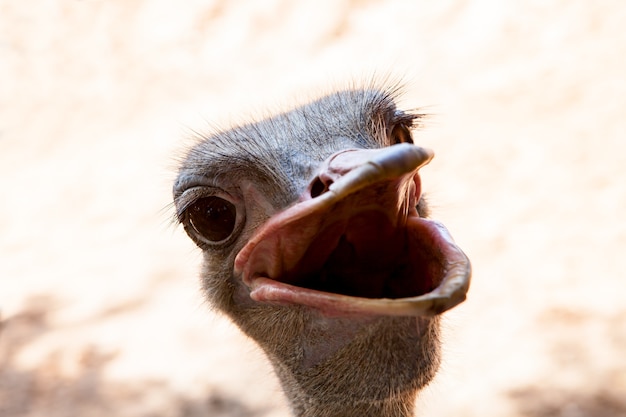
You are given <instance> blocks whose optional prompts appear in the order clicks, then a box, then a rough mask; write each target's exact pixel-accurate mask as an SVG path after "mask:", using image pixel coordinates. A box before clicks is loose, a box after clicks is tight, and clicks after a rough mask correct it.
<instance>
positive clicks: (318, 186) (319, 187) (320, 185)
mask: <svg viewBox="0 0 626 417" xmlns="http://www.w3.org/2000/svg"><path fill="white" fill-rule="evenodd" d="M330 184H332V181H331V182H330V183H329V184H325V183H324V182H323V181H322V180H321V179H320V177H315V180H313V183H312V184H311V198H315V197H319V196H320V195H322V194H324V193H325V192H326V191H328V187H329V186H330Z"/></svg>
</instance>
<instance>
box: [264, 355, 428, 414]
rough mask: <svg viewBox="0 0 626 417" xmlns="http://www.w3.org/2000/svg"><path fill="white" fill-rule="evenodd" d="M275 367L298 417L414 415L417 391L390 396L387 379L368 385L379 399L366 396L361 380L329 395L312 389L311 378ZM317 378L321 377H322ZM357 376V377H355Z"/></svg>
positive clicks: (275, 365)
mask: <svg viewBox="0 0 626 417" xmlns="http://www.w3.org/2000/svg"><path fill="white" fill-rule="evenodd" d="M273 364H274V368H275V369H276V373H277V375H278V377H279V379H280V382H281V385H282V386H283V389H284V392H285V394H286V396H287V400H288V402H289V405H290V408H291V410H292V413H293V415H294V416H295V417H413V416H414V415H415V414H414V406H415V398H416V395H417V390H415V391H412V390H409V391H406V392H403V393H397V394H395V395H392V394H391V393H389V389H388V386H387V385H386V383H385V378H384V377H382V378H379V379H377V380H373V381H371V383H369V384H368V388H367V389H368V391H370V393H369V394H370V395H371V393H372V391H377V392H378V394H379V395H376V397H377V398H376V399H371V398H367V397H368V396H369V395H363V394H364V393H363V391H364V390H363V386H362V383H363V381H362V380H361V381H358V382H357V381H355V383H354V386H353V387H354V389H351V388H350V387H348V388H344V389H343V390H342V391H335V392H333V395H328V392H327V391H326V390H325V389H323V388H321V387H320V386H319V384H315V385H317V386H315V385H313V386H312V384H311V383H310V382H311V378H310V375H307V376H304V375H297V374H294V373H293V372H292V371H293V370H292V369H290V368H287V367H285V366H284V365H281V364H280V363H277V362H273ZM318 376H320V377H322V375H318ZM355 377H357V378H358V376H356V375H355ZM314 379H315V378H314ZM324 380H325V385H326V384H329V385H333V384H332V381H329V377H327V378H324ZM311 388H313V389H311ZM383 393H384V394H383ZM385 395H388V396H385Z"/></svg>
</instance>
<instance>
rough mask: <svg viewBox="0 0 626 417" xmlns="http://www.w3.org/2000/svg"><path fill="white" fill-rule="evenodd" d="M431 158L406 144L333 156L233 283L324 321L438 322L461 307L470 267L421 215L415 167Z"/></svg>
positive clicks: (257, 238)
mask: <svg viewBox="0 0 626 417" xmlns="http://www.w3.org/2000/svg"><path fill="white" fill-rule="evenodd" d="M432 157H433V153H432V152H431V151H429V150H427V149H424V148H420V147H418V146H415V145H412V144H406V143H405V144H399V145H394V146H391V147H388V148H383V149H373V150H361V149H358V150H357V149H350V150H345V151H342V152H339V153H336V154H334V155H332V156H331V157H329V158H328V159H327V160H326V161H324V163H323V164H322V165H321V167H320V169H319V172H318V175H317V177H316V179H315V180H314V181H313V182H312V183H311V185H310V186H309V187H308V189H307V190H306V191H305V192H304V193H303V194H302V196H301V197H300V199H299V201H298V202H297V203H296V204H294V205H292V206H290V207H288V208H287V209H285V210H284V211H282V212H280V213H278V214H276V215H274V216H272V217H271V218H270V219H269V220H268V221H267V222H266V223H265V224H264V225H263V226H262V227H261V228H259V230H258V231H257V232H256V233H255V235H254V236H253V237H252V239H250V240H249V242H248V243H247V244H246V245H245V246H244V247H243V249H242V250H241V251H240V252H239V254H238V255H237V257H236V259H235V276H236V277H240V279H242V281H243V283H244V284H245V285H246V286H247V287H248V288H249V290H250V297H251V298H252V299H253V300H256V301H259V302H267V303H272V304H281V305H303V306H308V307H311V308H315V309H318V310H320V311H321V312H322V313H324V314H327V315H350V314H373V315H392V316H432V315H435V314H439V313H442V312H444V311H446V310H448V309H450V308H452V307H454V306H456V305H457V304H459V303H460V302H462V301H463V300H465V298H466V293H467V291H468V289H469V283H470V277H471V267H470V262H469V260H468V258H467V256H465V254H464V253H463V252H462V251H461V249H460V248H459V247H458V246H457V245H456V244H455V243H454V241H453V239H452V237H451V236H450V234H449V233H448V231H447V230H446V228H445V227H444V226H443V225H442V224H441V223H438V222H436V221H433V220H430V219H425V218H421V217H420V216H419V214H418V212H417V210H416V205H417V203H418V202H419V200H420V198H421V184H420V177H419V175H418V170H419V169H420V168H421V167H422V166H424V165H426V164H427V163H428V162H430V160H431V159H432Z"/></svg>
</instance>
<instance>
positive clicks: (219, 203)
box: [188, 197, 237, 242]
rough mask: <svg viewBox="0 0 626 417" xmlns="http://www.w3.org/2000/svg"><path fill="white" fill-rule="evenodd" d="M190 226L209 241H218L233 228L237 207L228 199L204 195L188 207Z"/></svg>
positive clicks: (228, 234)
mask: <svg viewBox="0 0 626 417" xmlns="http://www.w3.org/2000/svg"><path fill="white" fill-rule="evenodd" d="M188 215H189V222H190V223H191V226H192V227H193V228H194V229H195V230H196V232H198V233H199V234H200V235H202V236H203V237H204V238H205V239H207V240H209V241H211V242H219V241H221V240H224V239H226V238H227V237H228V236H230V235H231V233H232V232H233V230H234V229H235V220H236V219H237V209H236V208H235V206H234V205H233V204H232V203H230V202H229V201H226V200H224V199H223V198H219V197H205V198H201V199H199V200H198V201H196V202H195V203H194V204H193V205H192V206H191V207H189V209H188Z"/></svg>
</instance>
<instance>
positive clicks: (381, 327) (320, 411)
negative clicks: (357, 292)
mask: <svg viewBox="0 0 626 417" xmlns="http://www.w3.org/2000/svg"><path fill="white" fill-rule="evenodd" d="M438 322H439V320H438V318H415V317H368V318H364V317H361V318H327V317H319V318H316V319H314V320H310V321H309V324H308V325H306V328H304V329H302V330H303V333H302V334H301V337H299V338H298V340H299V342H297V341H295V340H294V342H296V343H297V346H294V347H295V351H292V352H291V355H287V356H283V355H282V354H281V355H279V356H276V355H275V352H272V351H270V350H268V349H265V350H266V352H267V353H268V355H269V356H270V359H271V361H272V364H273V366H274V368H275V370H276V373H277V375H278V376H279V379H280V381H281V384H282V386H283V389H284V391H285V393H286V395H287V398H288V400H289V403H290V406H291V409H292V411H293V413H294V415H295V416H298V417H304V416H306V417H313V416H315V417H334V416H342V417H346V416H347V417H350V416H355V417H356V416H364V417H368V416H372V417H373V416H376V417H404V416H412V415H413V410H414V406H415V400H416V397H417V393H418V391H419V390H420V389H421V388H422V387H424V386H425V385H426V384H427V383H428V382H429V381H430V380H431V379H432V377H433V376H434V374H435V372H436V370H437V368H438V364H439V348H438V327H439V324H438ZM311 323H316V324H315V325H311ZM303 341H306V342H303ZM312 341H314V342H312ZM283 347H284V345H283ZM283 353H284V354H288V352H286V351H285V352H283Z"/></svg>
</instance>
